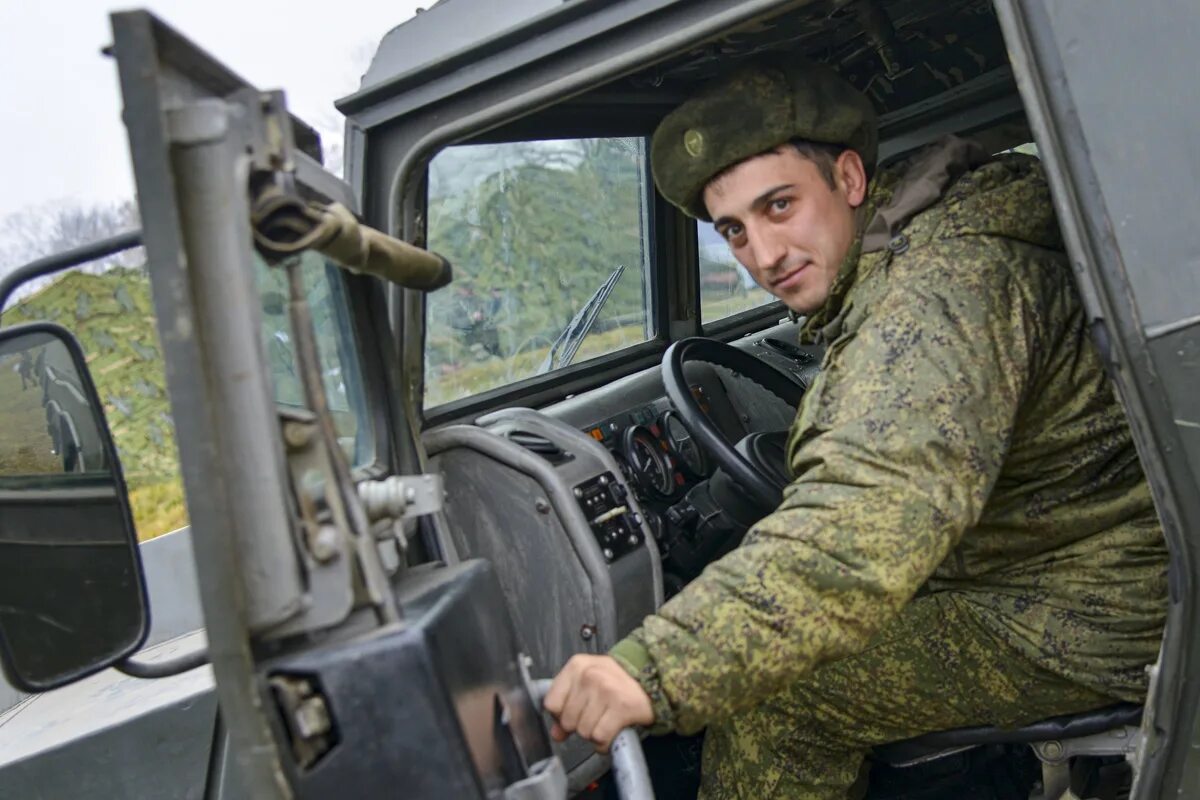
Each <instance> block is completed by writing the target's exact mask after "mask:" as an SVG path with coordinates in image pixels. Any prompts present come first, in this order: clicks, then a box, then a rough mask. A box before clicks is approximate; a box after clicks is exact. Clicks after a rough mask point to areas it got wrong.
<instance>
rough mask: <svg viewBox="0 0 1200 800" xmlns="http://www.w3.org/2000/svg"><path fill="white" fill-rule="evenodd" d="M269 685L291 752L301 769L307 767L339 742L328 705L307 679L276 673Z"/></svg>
mask: <svg viewBox="0 0 1200 800" xmlns="http://www.w3.org/2000/svg"><path fill="white" fill-rule="evenodd" d="M270 684H271V689H272V690H273V691H274V694H275V701H276V702H277V703H278V704H279V711H280V714H281V715H282V717H283V720H284V723H285V725H286V727H287V731H288V738H289V739H291V743H292V755H293V756H295V758H296V763H297V764H298V765H299V766H300V768H301V769H308V768H309V767H310V766H312V765H313V764H315V763H316V762H317V760H318V759H320V757H321V756H322V755H324V754H325V753H327V752H328V751H329V749H330V748H332V747H333V745H334V744H336V743H337V742H336V737H335V736H334V733H333V719H332V717H331V716H330V713H329V705H328V704H327V703H326V702H325V698H324V697H323V696H322V695H321V693H320V692H319V691H318V690H317V688H316V687H315V686H313V684H312V682H311V681H309V680H307V679H305V678H298V677H292V676H288V675H275V676H273V677H272V678H271V679H270Z"/></svg>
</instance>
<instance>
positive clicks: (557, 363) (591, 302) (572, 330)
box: [536, 265, 625, 375]
mask: <svg viewBox="0 0 1200 800" xmlns="http://www.w3.org/2000/svg"><path fill="white" fill-rule="evenodd" d="M624 271H625V267H624V265H622V266H618V267H617V268H616V269H615V270H613V273H612V274H611V275H609V276H608V278H606V279H605V281H604V283H602V284H600V286H599V287H598V288H597V289H596V291H595V292H593V293H592V296H591V297H589V298H588V301H587V302H586V303H584V304H583V308H581V309H579V311H578V312H577V313H576V314H575V316H574V317H572V318H571V321H570V322H568V323H567V327H565V328H563V331H562V333H560V334H559V335H558V338H557V339H555V340H554V344H552V345H550V352H549V353H547V354H546V359H545V360H544V361H543V362H542V365H541V366H540V367H538V370H537V373H536V374H538V375H544V374H546V373H547V372H550V371H551V370H555V369H561V368H562V367H565V366H567V365H568V364H570V363H571V361H572V359H574V358H575V354H576V353H577V352H579V346H580V345H581V344H583V340H584V339H585V338H586V337H587V335H588V332H589V331H591V329H592V326H593V325H595V324H596V319H597V318H598V317H599V316H600V309H602V308H604V303H605V302H606V301H607V300H608V296H609V295H611V294H612V291H613V287H614V286H616V285H617V281H618V280H620V279H621V273H623V272H624Z"/></svg>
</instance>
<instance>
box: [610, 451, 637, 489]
mask: <svg viewBox="0 0 1200 800" xmlns="http://www.w3.org/2000/svg"><path fill="white" fill-rule="evenodd" d="M612 457H613V461H615V462H617V469H619V470H621V477H622V478H624V479H625V482H626V483H633V470H631V469H630V468H629V461H628V460H627V459H626V458H625V455H624V454H623V453H621V452H620V451H619V450H613V451H612Z"/></svg>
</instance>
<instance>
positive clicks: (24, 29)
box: [0, 0, 433, 219]
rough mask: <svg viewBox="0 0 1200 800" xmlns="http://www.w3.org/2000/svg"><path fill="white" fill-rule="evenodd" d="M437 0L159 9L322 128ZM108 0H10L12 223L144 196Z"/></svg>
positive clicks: (2, 125) (3, 197)
mask: <svg viewBox="0 0 1200 800" xmlns="http://www.w3.org/2000/svg"><path fill="white" fill-rule="evenodd" d="M432 4H433V0H423V1H421V2H417V1H415V0H390V1H389V2H382V1H381V0H331V1H330V2H320V3H318V2H313V1H312V0H300V1H299V2H283V1H282V0H191V2H185V0H152V2H150V3H148V4H147V6H145V7H148V8H149V9H150V10H151V11H153V12H154V13H156V14H157V15H158V16H160V17H161V18H162V19H164V20H166V22H167V23H169V24H170V25H171V26H172V27H174V28H175V29H176V30H178V31H180V32H182V33H183V34H185V35H186V36H187V37H188V38H190V39H191V40H192V41H193V42H195V43H196V44H198V45H200V47H202V48H203V49H205V50H207V51H208V52H209V53H211V54H212V55H214V56H215V57H216V58H217V59H219V60H220V61H222V62H224V63H225V65H226V66H228V67H230V68H231V69H233V70H234V71H235V72H237V73H238V74H239V75H241V76H242V77H243V78H245V79H247V80H248V81H250V82H251V83H252V84H254V85H255V86H258V87H259V88H262V89H273V88H282V89H284V90H285V91H286V92H287V98H288V106H289V108H290V109H291V111H292V112H293V113H295V114H297V115H298V116H299V117H301V118H303V119H305V120H307V121H308V122H310V123H312V124H314V125H316V126H317V127H319V128H331V127H336V128H337V129H340V127H341V124H340V116H339V115H338V114H337V112H336V110H335V109H334V107H333V101H334V100H335V99H337V98H339V97H342V96H343V95H346V94H348V93H350V92H352V91H353V90H354V89H356V88H357V87H358V83H359V78H360V76H361V74H362V72H363V71H364V70H365V69H366V67H367V64H368V63H369V62H370V56H371V54H372V53H374V51H375V46H376V45H377V44H378V42H379V40H380V39H382V38H383V35H384V34H385V33H386V32H387V31H388V30H390V29H391V28H393V27H395V26H396V25H398V24H400V23H401V22H403V21H405V20H407V19H409V18H410V17H411V16H412V15H413V13H415V10H416V9H417V8H418V7H427V6H430V5H432ZM129 7H130V6H121V7H116V6H114V5H113V4H112V2H111V0H110V2H104V1H103V0H50V1H49V2H42V3H38V2H33V1H32V0H26V2H20V0H0V154H2V156H0V158H2V161H0V163H2V164H3V167H2V168H0V176H2V180H0V187H3V191H2V192H0V219H2V218H4V217H6V216H8V215H9V214H12V213H13V212H16V211H19V210H21V209H23V208H26V207H29V206H40V205H43V204H46V203H52V202H56V201H59V200H66V201H75V202H78V203H81V204H85V205H90V204H94V203H111V202H115V201H118V200H122V199H125V198H128V197H132V196H133V178H132V171H131V168H130V162H129V152H128V145H127V142H126V138H125V128H124V125H123V124H122V123H121V101H120V95H119V91H118V88H117V69H116V63H115V62H114V61H113V60H112V59H109V58H105V57H104V56H102V55H101V54H100V49H101V48H102V47H103V46H105V45H107V44H109V43H110V42H111V38H112V33H111V28H110V26H109V20H108V14H109V13H110V12H111V11H113V10H116V8H129Z"/></svg>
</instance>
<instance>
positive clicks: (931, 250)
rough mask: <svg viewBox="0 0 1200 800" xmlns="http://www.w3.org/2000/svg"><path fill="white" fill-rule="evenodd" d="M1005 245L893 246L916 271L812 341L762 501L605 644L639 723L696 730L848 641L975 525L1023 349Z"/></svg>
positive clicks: (1010, 420)
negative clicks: (624, 634)
mask: <svg viewBox="0 0 1200 800" xmlns="http://www.w3.org/2000/svg"><path fill="white" fill-rule="evenodd" d="M1018 250H1019V248H1016V247H1013V246H1010V245H1009V244H1008V243H1006V242H1005V240H1002V239H996V238H988V237H966V240H965V241H964V240H961V239H960V240H951V241H948V242H942V243H938V244H931V245H928V246H927V247H925V248H922V250H921V252H920V255H917V254H916V253H912V254H910V255H909V258H910V259H911V258H912V257H913V256H917V257H918V258H920V262H919V267H914V268H907V269H904V270H903V271H902V273H901V274H893V275H892V276H890V277H889V283H890V288H889V289H888V290H887V292H886V293H885V295H884V296H883V297H882V298H881V299H880V300H879V301H877V302H876V303H873V304H872V309H871V313H870V316H869V317H868V318H867V319H866V320H864V321H863V323H862V324H861V325H860V326H859V327H858V329H857V330H856V331H854V332H852V333H848V334H845V335H844V336H842V337H840V338H839V339H837V340H835V341H834V342H833V343H832V344H831V345H830V348H829V351H828V353H827V355H826V364H825V368H824V369H823V370H822V375H821V377H820V378H819V379H818V380H817V381H815V382H814V385H813V387H812V388H811V389H810V390H809V395H808V396H807V397H806V398H805V400H804V402H803V403H802V406H801V412H800V414H799V416H798V418H797V421H796V424H795V426H794V427H793V430H792V435H791V438H790V441H789V445H788V454H789V459H790V465H791V468H792V474H793V475H794V480H793V482H792V484H791V485H790V486H789V487H788V488H787V489H786V490H785V492H784V500H783V502H782V504H781V505H780V507H779V508H778V509H777V510H776V511H775V512H773V513H772V514H770V515H768V516H767V517H765V518H764V519H763V520H761V521H760V522H759V523H758V524H756V525H755V526H754V527H753V528H752V529H751V530H750V531H749V533H748V534H747V536H746V538H745V541H744V542H743V544H742V546H740V547H739V548H737V549H736V550H734V551H733V552H731V553H729V554H728V555H726V556H725V557H724V558H722V559H720V560H719V561H716V562H714V563H712V564H711V565H709V567H708V568H707V569H706V570H705V571H704V573H703V574H702V575H701V576H700V577H699V578H697V579H696V580H695V581H693V582H692V583H691V584H689V585H688V586H687V587H685V588H684V590H683V591H681V592H680V593H679V594H678V595H677V596H675V597H674V598H672V599H671V600H670V601H669V602H668V603H666V604H665V605H664V606H663V607H662V608H661V609H660V610H659V612H658V613H657V614H655V615H653V616H650V617H647V618H646V619H645V621H644V623H643V625H642V627H640V628H639V629H637V630H636V631H634V632H633V633H632V634H631V635H630V636H629V637H628V638H626V639H624V640H622V641H621V642H619V643H618V644H617V646H616V647H615V648H614V649H613V650H612V651H611V652H612V655H613V656H614V657H616V658H617V660H618V661H619V662H620V663H621V664H622V665H623V666H624V667H625V669H626V670H627V671H629V672H630V673H632V674H634V676H635V677H637V678H638V679H639V681H640V682H641V683H642V685H643V687H645V688H646V690H647V692H648V693H649V694H650V696H651V699H652V701H653V703H654V708H655V713H656V717H657V720H656V726H655V727H656V729H659V730H661V729H666V728H674V729H676V730H679V731H681V732H685V733H687V732H692V731H696V730H699V729H700V728H702V727H704V726H705V725H706V724H708V723H709V722H710V721H712V720H715V719H720V718H723V717H727V716H729V715H731V714H733V713H735V712H737V711H739V710H742V709H746V708H750V707H752V706H754V705H756V704H758V703H759V702H760V701H761V700H763V699H765V698H766V697H768V696H770V695H771V694H773V693H775V692H777V691H779V690H780V689H782V688H784V687H785V686H786V685H788V684H789V683H791V682H794V681H796V680H797V679H800V678H803V677H804V676H805V675H806V674H808V673H809V672H810V671H811V670H812V669H813V668H814V667H815V666H817V665H818V664H820V663H822V662H826V661H831V660H834V659H837V658H841V657H845V656H847V655H849V654H852V653H855V652H857V651H859V650H861V649H863V648H864V647H865V646H866V644H867V642H868V640H869V639H870V637H871V636H872V635H873V634H874V633H875V632H876V631H878V630H879V629H880V628H881V627H882V626H883V625H884V624H885V623H886V622H888V621H890V620H891V619H892V618H894V617H895V616H896V615H897V614H898V613H899V611H900V609H901V608H903V607H904V605H905V604H906V603H907V602H908V601H909V600H910V599H911V598H912V596H913V595H914V593H915V592H916V590H917V589H918V588H919V587H920V586H921V585H922V584H923V583H924V582H925V581H926V580H927V579H928V578H929V576H930V575H931V574H932V573H933V571H934V570H935V569H936V568H937V566H938V565H939V564H940V563H941V562H942V560H943V559H945V558H946V557H947V555H949V554H950V552H951V551H952V549H953V548H954V546H955V545H956V544H957V543H958V541H959V540H960V538H961V537H962V535H963V533H964V531H965V530H967V529H968V528H969V527H971V526H972V525H973V524H975V523H976V522H977V521H978V520H979V518H980V515H981V513H982V509H983V506H984V503H985V502H986V500H987V497H988V495H989V494H990V492H991V488H992V486H993V484H994V482H995V480H996V478H997V476H998V475H999V472H1000V469H1001V466H1002V464H1003V462H1004V459H1005V455H1006V453H1007V450H1008V446H1009V442H1010V439H1011V437H1012V432H1013V428H1014V423H1015V418H1016V415H1017V409H1018V406H1019V405H1020V401H1021V398H1022V395H1023V393H1024V392H1025V391H1026V386H1027V382H1028V378H1027V376H1028V375H1029V373H1030V371H1031V369H1030V365H1029V359H1030V353H1031V352H1036V349H1035V348H1034V344H1033V343H1032V339H1033V338H1034V331H1035V329H1036V327H1037V320H1036V316H1037V312H1036V310H1034V309H1033V308H1032V307H1031V303H1030V302H1029V297H1028V293H1027V292H1025V291H1023V290H1022V288H1021V282H1020V281H1019V280H1017V279H1016V278H1015V277H1014V273H1013V271H1012V269H1011V268H1010V265H1011V264H1012V262H1013V261H1015V260H1017V259H1019V258H1020V253H1019V252H1018ZM963 265H966V266H965V268H964V266H963ZM898 272H899V271H898ZM851 313H853V309H851Z"/></svg>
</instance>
